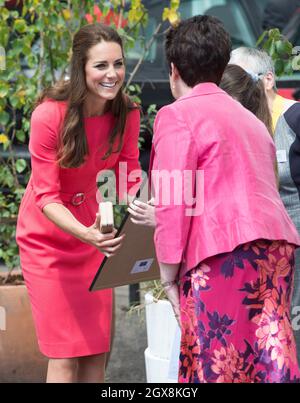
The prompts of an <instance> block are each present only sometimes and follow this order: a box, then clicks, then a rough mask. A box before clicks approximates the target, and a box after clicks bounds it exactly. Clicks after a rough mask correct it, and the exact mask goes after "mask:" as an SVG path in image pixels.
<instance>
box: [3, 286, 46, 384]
mask: <svg viewBox="0 0 300 403" xmlns="http://www.w3.org/2000/svg"><path fill="white" fill-rule="evenodd" d="M46 371H47V359H46V358H45V357H43V356H42V354H41V353H40V352H39V349H38V344H37V340H36V335H35V330H34V326H33V320H32V314H31V308H30V304H29V299H28V295H27V290H26V287H25V285H0V383H1V382H12V383H15V382H44V381H45V379H46Z"/></svg>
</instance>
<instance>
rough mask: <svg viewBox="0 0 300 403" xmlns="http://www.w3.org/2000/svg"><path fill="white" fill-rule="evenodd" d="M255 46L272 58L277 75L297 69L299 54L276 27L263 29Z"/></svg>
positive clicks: (299, 59)
mask: <svg viewBox="0 0 300 403" xmlns="http://www.w3.org/2000/svg"><path fill="white" fill-rule="evenodd" d="M256 46H257V47H262V48H263V49H264V50H265V51H266V52H267V53H268V54H269V55H270V56H271V57H272V59H273V61H274V65H275V73H276V76H277V77H280V76H282V75H284V74H286V75H290V74H292V73H293V71H294V70H299V69H300V67H299V63H300V56H299V55H297V54H296V53H295V48H294V47H293V45H292V43H291V42H289V41H288V40H287V39H286V38H285V37H284V36H283V35H282V34H281V33H280V31H279V29H278V28H274V29H270V30H269V31H265V32H263V33H262V35H261V36H260V37H259V39H258V41H257V43H256Z"/></svg>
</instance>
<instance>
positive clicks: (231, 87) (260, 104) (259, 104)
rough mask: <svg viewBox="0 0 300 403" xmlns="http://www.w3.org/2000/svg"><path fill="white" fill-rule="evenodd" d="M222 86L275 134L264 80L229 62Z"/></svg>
mask: <svg viewBox="0 0 300 403" xmlns="http://www.w3.org/2000/svg"><path fill="white" fill-rule="evenodd" d="M220 88H222V89H223V90H224V91H226V92H227V93H228V94H229V95H231V96H232V97H233V98H235V99H236V100H237V101H239V102H240V103H241V104H242V105H243V106H244V107H245V108H246V109H249V110H250V111H251V112H252V113H254V115H255V116H256V117H257V118H258V119H260V120H261V121H262V122H263V123H264V124H265V126H266V127H267V129H268V130H269V132H270V134H271V135H272V136H273V130H272V116H271V113H270V109H269V106H268V100H267V97H266V94H265V90H264V85H263V82H262V81H261V80H260V79H259V78H258V77H257V76H252V75H251V73H248V72H246V71H245V70H244V69H242V68H241V67H240V66H237V65H235V64H229V65H228V66H227V67H226V69H225V71H224V73H223V77H222V79H221V82H220Z"/></svg>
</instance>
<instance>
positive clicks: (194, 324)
mask: <svg viewBox="0 0 300 403" xmlns="http://www.w3.org/2000/svg"><path fill="white" fill-rule="evenodd" d="M294 267H295V264H294V246H293V245H290V244H288V243H287V242H285V241H266V240H257V241H253V242H249V243H247V244H244V245H240V246H238V247H237V248H236V249H235V250H234V251H233V252H230V253H224V254H220V255H217V256H213V257H211V258H209V259H206V260H205V261H204V262H202V263H200V264H199V265H198V266H197V267H196V268H194V269H192V270H191V271H189V272H188V273H187V274H186V276H185V277H184V278H183V279H182V281H181V286H180V304H181V324H182V338H181V351H180V363H179V382H192V383H294V382H296V383H299V382H300V371H299V368H298V365H297V358H296V345H295V340H294V335H293V331H292V326H291V318H290V302H291V294H292V284H293V275H294Z"/></svg>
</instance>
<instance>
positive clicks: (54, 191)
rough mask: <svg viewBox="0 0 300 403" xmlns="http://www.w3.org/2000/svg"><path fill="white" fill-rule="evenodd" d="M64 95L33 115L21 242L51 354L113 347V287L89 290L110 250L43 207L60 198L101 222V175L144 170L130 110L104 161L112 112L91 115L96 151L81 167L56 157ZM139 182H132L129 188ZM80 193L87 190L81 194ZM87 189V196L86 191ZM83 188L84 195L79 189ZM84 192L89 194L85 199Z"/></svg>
mask: <svg viewBox="0 0 300 403" xmlns="http://www.w3.org/2000/svg"><path fill="white" fill-rule="evenodd" d="M65 111H66V103H65V102H57V101H51V100H49V101H45V102H43V103H42V104H40V105H39V106H38V107H37V108H36V109H35V111H34V112H33V114H32V119H31V132H30V142H29V150H30V154H31V165H32V174H31V178H30V180H29V183H28V186H27V189H26V192H25V194H24V197H23V199H22V203H21V206H20V211H19V217H18V225H17V242H18V245H19V248H20V259H21V266H22V271H23V274H24V278H25V282H26V285H27V288H28V293H29V297H30V301H31V306H32V313H33V318H34V322H35V326H36V331H37V337H38V342H39V347H40V350H41V352H42V353H43V354H44V355H46V356H47V357H50V358H70V357H80V356H87V355H93V354H100V353H103V352H107V351H109V350H110V330H111V319H112V290H110V289H109V290H103V291H97V292H93V293H91V292H89V287H90V285H91V282H92V280H93V277H94V275H95V274H96V272H97V270H98V268H99V265H100V263H101V261H102V259H103V255H102V254H101V253H100V252H99V251H98V250H97V249H96V248H95V247H93V246H91V245H88V244H86V243H83V242H81V241H80V240H79V239H77V238H75V237H74V236H72V235H69V234H67V233H66V232H64V231H62V230H61V229H60V228H58V227H57V226H56V225H55V224H53V223H52V222H51V221H50V220H48V219H47V217H46V216H45V215H44V214H43V213H42V209H43V207H44V206H45V205H46V204H48V203H60V204H63V205H64V206H66V207H67V208H68V209H69V210H70V211H71V213H72V214H73V215H74V216H75V217H76V219H77V220H78V221H80V222H81V223H82V224H84V225H85V226H91V225H92V224H93V223H94V221H95V216H96V212H97V211H98V203H97V200H96V190H97V189H96V177H97V174H98V173H99V171H101V170H103V169H105V170H106V169H114V170H115V171H116V175H117V174H118V172H117V171H118V169H117V168H116V166H117V163H118V162H121V161H124V162H127V170H128V174H129V173H130V172H131V171H133V170H136V169H137V170H139V169H140V166H139V162H138V157H139V151H138V136H139V125H140V114H139V111H138V110H133V111H131V112H130V113H129V115H128V118H127V123H126V128H125V133H124V143H123V147H122V150H121V152H120V153H113V154H112V155H111V156H110V157H109V158H108V159H106V160H102V157H103V156H104V154H105V152H106V151H107V150H108V139H109V133H110V130H111V128H112V127H113V125H114V117H113V116H112V114H111V113H106V114H104V115H102V116H96V117H91V118H85V131H86V136H87V141H88V146H89V155H88V157H87V159H86V161H85V163H84V164H83V165H81V166H80V167H79V168H71V169H64V168H60V167H59V166H58V164H57V162H56V159H57V144H58V135H59V131H60V127H61V124H62V122H63V118H64V114H65ZM133 185H134V183H132V182H129V183H128V187H129V188H130V187H132V186H133ZM78 193H81V195H77V194H78ZM82 194H84V195H82ZM76 195H77V196H76ZM83 199H84V200H83Z"/></svg>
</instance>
